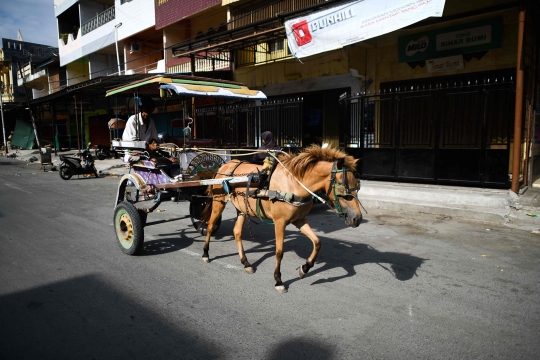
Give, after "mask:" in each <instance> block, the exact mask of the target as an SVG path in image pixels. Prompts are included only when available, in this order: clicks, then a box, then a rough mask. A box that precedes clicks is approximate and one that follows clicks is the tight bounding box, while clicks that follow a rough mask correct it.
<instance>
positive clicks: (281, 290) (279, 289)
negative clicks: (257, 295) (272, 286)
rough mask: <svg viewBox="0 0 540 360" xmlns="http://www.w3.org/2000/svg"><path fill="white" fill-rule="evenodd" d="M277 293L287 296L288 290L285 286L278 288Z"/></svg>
mask: <svg viewBox="0 0 540 360" xmlns="http://www.w3.org/2000/svg"><path fill="white" fill-rule="evenodd" d="M276 291H277V292H278V293H280V294H285V293H286V292H287V289H285V286H284V285H279V286H276Z"/></svg>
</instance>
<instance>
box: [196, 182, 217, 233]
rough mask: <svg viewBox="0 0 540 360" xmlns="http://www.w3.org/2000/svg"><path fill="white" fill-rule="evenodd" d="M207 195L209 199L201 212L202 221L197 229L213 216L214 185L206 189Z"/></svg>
mask: <svg viewBox="0 0 540 360" xmlns="http://www.w3.org/2000/svg"><path fill="white" fill-rule="evenodd" d="M205 195H206V196H208V200H209V201H207V202H206V205H205V206H204V209H203V211H202V212H201V221H200V222H199V226H197V231H198V230H199V229H200V228H201V227H202V226H203V225H204V224H206V223H207V222H208V220H210V217H211V216H212V204H213V203H214V198H213V196H212V195H213V192H212V185H209V186H208V188H207V189H206V191H205Z"/></svg>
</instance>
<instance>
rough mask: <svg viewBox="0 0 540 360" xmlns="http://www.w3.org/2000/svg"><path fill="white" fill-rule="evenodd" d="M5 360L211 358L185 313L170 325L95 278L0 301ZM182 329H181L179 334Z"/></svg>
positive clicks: (213, 350)
mask: <svg viewBox="0 0 540 360" xmlns="http://www.w3.org/2000/svg"><path fill="white" fill-rule="evenodd" d="M0 304H1V306H0V329H1V331H2V341H0V354H1V356H0V357H1V358H3V359H93V358H94V359H129V358H139V359H140V358H145V359H181V358H183V359H188V358H189V359H194V358H197V359H212V358H217V357H219V355H220V349H219V346H218V345H217V344H213V343H209V342H208V341H205V340H202V339H201V338H200V337H199V336H197V329H195V328H194V327H195V326H196V325H195V324H193V320H190V318H189V314H182V313H179V314H178V316H177V317H176V319H175V320H174V323H173V322H171V320H170V319H165V318H163V317H162V316H160V315H159V314H158V313H157V312H155V311H152V310H151V309H147V308H144V307H142V306H140V305H138V304H137V300H136V299H132V298H130V296H127V295H126V294H124V293H122V292H120V291H118V290H117V289H115V288H114V287H112V286H110V285H109V284H107V283H105V282H104V281H101V279H100V278H99V277H98V276H83V277H78V278H75V279H72V280H67V281H61V282H56V283H51V284H48V285H46V286H41V287H37V288H34V289H30V290H26V291H21V292H17V293H13V294H10V295H6V296H1V297H0ZM180 329H181V330H180Z"/></svg>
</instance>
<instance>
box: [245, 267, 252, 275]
mask: <svg viewBox="0 0 540 360" xmlns="http://www.w3.org/2000/svg"><path fill="white" fill-rule="evenodd" d="M244 271H245V272H247V273H248V274H255V269H254V268H252V267H251V266H248V267H245V268H244Z"/></svg>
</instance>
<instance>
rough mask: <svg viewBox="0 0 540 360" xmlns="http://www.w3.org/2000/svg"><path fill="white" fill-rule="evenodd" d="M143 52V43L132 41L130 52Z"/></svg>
mask: <svg viewBox="0 0 540 360" xmlns="http://www.w3.org/2000/svg"><path fill="white" fill-rule="evenodd" d="M140 52H141V45H140V44H139V43H138V42H132V43H131V46H130V47H129V53H130V54H133V53H140Z"/></svg>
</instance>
